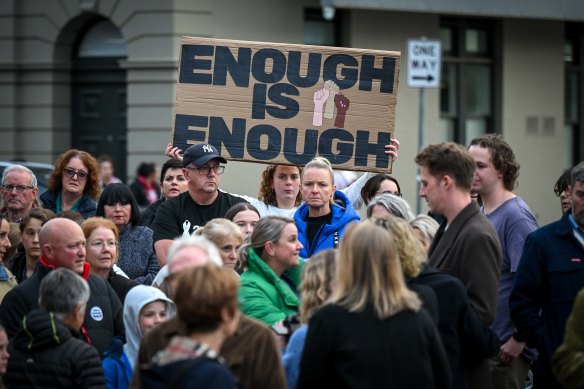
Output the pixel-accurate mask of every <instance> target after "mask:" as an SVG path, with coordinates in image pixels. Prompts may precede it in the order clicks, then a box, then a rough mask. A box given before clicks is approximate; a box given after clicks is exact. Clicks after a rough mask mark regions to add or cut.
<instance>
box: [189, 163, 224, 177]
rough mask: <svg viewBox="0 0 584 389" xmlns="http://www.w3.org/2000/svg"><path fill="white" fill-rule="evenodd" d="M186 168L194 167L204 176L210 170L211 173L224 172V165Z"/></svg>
mask: <svg viewBox="0 0 584 389" xmlns="http://www.w3.org/2000/svg"><path fill="white" fill-rule="evenodd" d="M187 169H195V170H198V171H199V174H200V175H202V176H206V175H208V174H209V173H210V172H211V170H213V173H215V174H223V172H225V166H219V165H217V166H203V167H189V168H187Z"/></svg>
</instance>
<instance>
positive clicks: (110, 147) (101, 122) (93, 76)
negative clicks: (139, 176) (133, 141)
mask: <svg viewBox="0 0 584 389" xmlns="http://www.w3.org/2000/svg"><path fill="white" fill-rule="evenodd" d="M126 58H127V50H126V44H125V42H124V40H123V38H122V35H121V34H120V32H119V30H118V29H117V28H116V27H115V26H114V25H113V24H112V23H111V22H110V21H108V20H105V19H101V20H99V21H97V22H96V23H93V24H92V25H91V26H90V27H89V28H88V29H87V30H86V31H85V32H84V33H82V34H81V35H80V40H79V44H78V45H77V50H75V55H74V58H73V69H72V77H71V82H72V87H71V93H72V95H71V115H72V117H71V136H72V137H71V144H72V145H73V147H74V148H78V149H80V150H84V151H87V152H88V153H90V154H92V155H93V156H94V157H96V158H98V157H99V156H101V155H104V154H105V155H108V156H110V157H111V158H112V160H113V162H114V169H115V171H114V174H115V175H116V176H117V177H119V178H121V179H122V181H124V182H125V181H126V177H127V170H126V169H127V167H126V164H127V158H126V157H127V146H126V139H127V120H126V111H127V110H126V71H125V70H124V69H122V68H121V67H120V61H121V60H124V59H126Z"/></svg>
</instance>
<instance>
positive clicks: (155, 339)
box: [130, 236, 286, 389]
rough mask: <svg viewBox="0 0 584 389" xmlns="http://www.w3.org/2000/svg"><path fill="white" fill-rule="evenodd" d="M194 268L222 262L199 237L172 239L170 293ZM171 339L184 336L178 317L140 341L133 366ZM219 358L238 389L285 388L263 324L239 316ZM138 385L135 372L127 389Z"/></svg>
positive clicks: (275, 349) (272, 341) (278, 359)
mask: <svg viewBox="0 0 584 389" xmlns="http://www.w3.org/2000/svg"><path fill="white" fill-rule="evenodd" d="M195 266H223V261H222V260H221V257H220V255H219V251H218V250H217V248H216V247H215V246H214V245H213V243H211V242H210V241H209V240H207V239H206V238H204V237H202V236H194V237H187V238H178V239H175V240H174V241H173V242H172V244H171V246H170V249H169V255H168V272H169V274H168V277H167V278H166V281H167V282H169V283H170V288H169V289H170V290H172V283H173V282H174V279H175V276H176V275H177V274H179V273H180V272H182V271H185V270H187V269H190V268H193V267H195ZM230 271H232V270H230ZM175 335H185V336H186V335H187V332H186V327H185V326H184V324H182V322H181V321H180V319H179V317H178V316H175V317H173V318H172V319H170V320H168V321H166V322H164V323H161V324H159V325H158V326H156V327H155V328H154V329H152V330H151V331H150V332H149V333H147V334H146V335H145V336H144V337H143V338H142V343H141V344H140V351H139V353H138V362H137V364H136V366H140V365H143V364H147V363H149V362H150V361H151V360H152V357H153V356H154V355H155V354H156V353H157V352H158V351H160V350H162V349H164V348H165V347H166V346H167V345H168V342H170V339H171V338H172V337H173V336H175ZM220 354H221V355H222V356H223V357H224V358H225V360H226V362H227V366H228V367H229V368H230V369H231V372H232V373H233V375H234V376H236V377H237V378H238V379H239V381H240V382H241V385H242V387H244V388H276V389H279V388H286V379H285V375H284V368H283V367H282V362H281V357H280V352H279V350H278V346H277V344H276V338H275V336H274V334H273V333H272V330H271V329H269V328H268V327H267V326H265V325H264V324H262V323H259V322H257V321H255V320H253V319H250V318H248V317H246V316H241V319H240V321H239V326H238V329H237V332H236V333H235V335H233V336H231V337H229V338H227V340H226V341H225V343H223V346H222V348H221V353H220ZM140 385H141V382H140V374H139V369H135V370H134V375H133V377H132V382H131V384H130V387H132V388H139V387H140Z"/></svg>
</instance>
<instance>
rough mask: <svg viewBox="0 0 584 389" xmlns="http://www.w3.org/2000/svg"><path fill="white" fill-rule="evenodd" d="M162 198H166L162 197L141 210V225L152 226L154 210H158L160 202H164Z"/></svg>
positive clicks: (154, 215)
mask: <svg viewBox="0 0 584 389" xmlns="http://www.w3.org/2000/svg"><path fill="white" fill-rule="evenodd" d="M164 200H166V199H165V198H164V197H163V198H161V199H160V200H157V201H156V202H155V203H153V204H152V205H150V206H149V207H148V208H146V209H145V210H144V211H142V214H141V215H140V219H141V221H140V225H141V226H146V227H150V228H152V225H153V224H154V218H155V217H156V211H158V208H159V207H160V204H162V203H163V202H164Z"/></svg>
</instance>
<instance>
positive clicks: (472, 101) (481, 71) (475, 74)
mask: <svg viewBox="0 0 584 389" xmlns="http://www.w3.org/2000/svg"><path fill="white" fill-rule="evenodd" d="M464 76H465V88H464V91H465V92H464V93H465V94H466V96H465V99H466V110H467V114H468V115H470V116H474V115H490V114H491V66H490V65H474V64H473V65H467V66H466V72H465V74H464Z"/></svg>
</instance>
